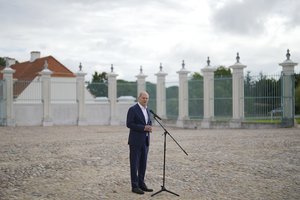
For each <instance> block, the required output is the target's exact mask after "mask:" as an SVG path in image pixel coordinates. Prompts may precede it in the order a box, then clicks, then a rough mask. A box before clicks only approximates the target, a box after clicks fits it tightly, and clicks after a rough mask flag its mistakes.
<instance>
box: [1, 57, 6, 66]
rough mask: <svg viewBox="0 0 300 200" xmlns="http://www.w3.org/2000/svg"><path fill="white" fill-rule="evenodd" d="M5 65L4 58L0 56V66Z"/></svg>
mask: <svg viewBox="0 0 300 200" xmlns="http://www.w3.org/2000/svg"><path fill="white" fill-rule="evenodd" d="M5 65H6V62H5V59H4V58H2V57H0V66H3V67H5Z"/></svg>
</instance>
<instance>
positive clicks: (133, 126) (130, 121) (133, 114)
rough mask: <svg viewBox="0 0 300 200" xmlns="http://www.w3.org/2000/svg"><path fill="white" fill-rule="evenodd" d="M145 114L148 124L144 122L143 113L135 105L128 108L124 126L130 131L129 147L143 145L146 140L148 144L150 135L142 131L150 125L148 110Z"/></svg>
mask: <svg viewBox="0 0 300 200" xmlns="http://www.w3.org/2000/svg"><path fill="white" fill-rule="evenodd" d="M147 113H148V122H146V121H145V117H144V114H143V111H142V109H141V108H140V106H139V105H138V104H137V103H136V104H135V105H133V106H131V107H130V108H129V110H128V112H127V120H126V125H127V127H128V128H129V129H130V131H129V137H128V144H129V145H143V144H145V142H146V140H147V144H148V145H149V144H150V143H149V142H150V134H149V133H148V134H147V132H146V131H144V128H145V125H152V122H151V119H150V113H149V110H148V109H147ZM147 135H148V137H147Z"/></svg>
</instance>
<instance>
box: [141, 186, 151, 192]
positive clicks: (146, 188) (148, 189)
mask: <svg viewBox="0 0 300 200" xmlns="http://www.w3.org/2000/svg"><path fill="white" fill-rule="evenodd" d="M141 189H142V190H143V191H145V192H153V189H150V188H148V187H147V186H146V185H144V186H143V187H141Z"/></svg>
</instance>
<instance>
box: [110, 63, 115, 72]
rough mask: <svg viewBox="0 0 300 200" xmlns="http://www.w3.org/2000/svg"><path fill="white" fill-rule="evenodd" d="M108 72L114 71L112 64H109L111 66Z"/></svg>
mask: <svg viewBox="0 0 300 200" xmlns="http://www.w3.org/2000/svg"><path fill="white" fill-rule="evenodd" d="M110 72H111V73H113V72H114V65H113V64H111V66H110Z"/></svg>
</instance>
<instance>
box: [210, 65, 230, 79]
mask: <svg viewBox="0 0 300 200" xmlns="http://www.w3.org/2000/svg"><path fill="white" fill-rule="evenodd" d="M214 75H215V77H229V76H232V75H231V70H230V69H229V68H227V67H224V66H220V67H218V68H217V70H216V71H215V73H214Z"/></svg>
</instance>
